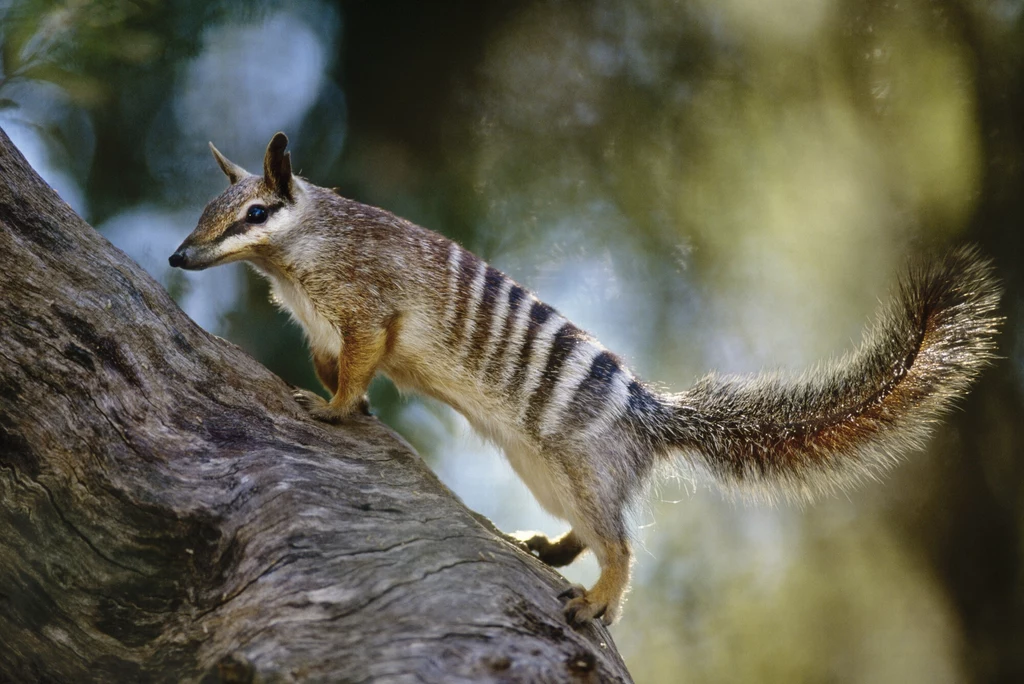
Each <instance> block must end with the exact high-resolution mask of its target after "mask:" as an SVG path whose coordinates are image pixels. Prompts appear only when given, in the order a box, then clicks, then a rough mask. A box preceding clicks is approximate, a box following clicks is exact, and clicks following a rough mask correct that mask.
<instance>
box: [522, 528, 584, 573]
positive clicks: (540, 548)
mask: <svg viewBox="0 0 1024 684" xmlns="http://www.w3.org/2000/svg"><path fill="white" fill-rule="evenodd" d="M515 537H516V538H517V539H519V540H520V541H521V542H522V543H523V544H524V545H525V546H526V550H527V551H529V552H530V553H531V554H533V555H534V556H536V557H537V558H539V559H540V561H541V562H542V563H546V564H547V565H550V566H551V567H553V568H560V567H562V566H563V565H569V564H570V563H572V562H573V561H574V560H576V557H577V556H579V555H580V554H581V553H582V552H583V550H584V549H586V547H585V546H584V545H583V542H581V541H580V540H579V539H577V538H576V534H575V533H574V532H572V531H571V530H570V531H569V532H566V533H565V534H563V535H562V536H561V537H559V538H557V539H551V538H550V537H548V536H547V535H546V534H541V533H540V532H516V534H515Z"/></svg>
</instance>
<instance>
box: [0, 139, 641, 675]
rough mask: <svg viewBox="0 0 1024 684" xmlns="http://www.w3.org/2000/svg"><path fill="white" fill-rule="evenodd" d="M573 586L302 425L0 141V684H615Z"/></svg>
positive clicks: (451, 504)
mask: <svg viewBox="0 0 1024 684" xmlns="http://www.w3.org/2000/svg"><path fill="white" fill-rule="evenodd" d="M139 230H146V227H145V226H139ZM296 353H305V352H304V351H302V350H298V349H297V350H296ZM566 587H567V583H566V581H565V580H564V579H563V578H562V577H561V576H560V575H558V574H557V573H556V572H554V571H553V570H551V569H549V568H547V567H545V566H544V565H542V564H541V563H540V562H539V561H537V560H535V559H534V558H532V557H531V556H529V555H528V554H526V553H524V552H522V551H520V550H519V548H517V547H516V546H515V545H514V544H513V543H510V541H509V540H508V539H507V538H505V537H504V536H503V535H501V534H500V533H499V532H498V531H497V530H496V529H494V527H493V526H491V524H490V523H489V522H487V521H486V520H484V519H482V518H481V517H479V516H477V515H475V514H473V513H472V512H471V511H469V510H467V509H466V508H465V506H464V505H463V504H462V503H461V502H460V501H459V500H458V499H457V498H456V497H455V496H454V495H453V494H452V493H451V492H450V491H449V490H448V489H447V488H445V486H444V485H443V484H441V483H440V481H438V479H437V478H436V477H435V476H434V474H433V473H432V472H431V471H430V469H429V468H428V467H427V466H426V465H425V464H424V463H423V462H422V461H421V460H420V459H419V457H418V456H417V455H416V454H415V453H413V452H412V450H411V449H410V447H409V446H408V445H407V444H406V443H405V442H404V441H402V440H401V438H399V437H397V436H396V435H395V434H394V433H393V432H391V431H390V430H389V429H388V428H387V427H385V426H384V425H382V424H381V423H379V422H378V421H377V420H376V419H373V418H363V417H361V418H357V419H353V420H351V421H349V422H347V423H345V424H343V425H341V426H338V427H331V426H326V425H323V424H318V423H316V422H314V421H312V420H309V419H308V418H307V417H306V416H305V415H304V413H303V411H302V410H301V409H300V407H299V406H298V405H296V404H295V402H294V401H293V400H292V399H291V390H290V388H289V387H288V386H287V385H286V384H285V383H284V382H283V381H282V380H281V379H279V378H278V377H276V376H275V375H273V374H272V373H271V372H270V371H268V370H267V369H266V368H264V367H263V366H261V365H260V364H258V363H257V362H256V361H254V360H253V359H252V358H250V357H249V356H247V355H246V354H245V353H244V352H242V351H241V350H240V349H239V348H238V347H236V346H234V345H232V344H231V343H229V342H226V341H224V340H222V339H219V338H217V337H215V336H212V335H209V334H207V333H206V332H204V331H203V330H202V329H200V328H199V327H198V326H196V325H195V324H194V323H193V322H192V321H191V320H189V318H188V317H186V316H185V314H184V313H183V312H182V311H181V310H180V309H179V308H178V307H177V306H176V305H175V303H174V302H173V301H172V300H171V298H170V297H169V296H168V295H167V293H166V292H165V291H164V290H163V288H161V287H160V285H158V284H157V283H156V282H155V281H153V279H152V278H150V277H149V276H148V275H147V274H146V273H145V272H144V271H143V270H142V269H141V268H140V267H139V266H138V265H137V264H135V263H134V262H132V261H131V259H129V258H128V257H126V256H125V255H124V254H123V253H122V252H120V251H119V250H118V249H116V248H115V247H113V246H112V245H110V243H108V242H107V241H106V240H105V239H104V238H103V237H101V236H100V235H99V234H98V233H96V232H95V231H94V230H93V229H92V228H91V227H89V225H87V224H86V223H85V222H84V221H83V220H82V219H81V218H79V217H78V216H77V215H75V213H74V212H73V211H72V210H71V208H70V207H68V206H67V205H66V204H65V203H64V202H63V201H61V199H60V198H59V197H58V196H57V195H56V194H55V193H54V192H53V191H52V190H51V189H50V188H49V187H48V186H47V185H46V184H45V183H44V182H43V181H42V180H41V179H40V178H39V176H38V175H36V173H35V172H34V171H33V170H32V169H31V168H30V167H29V165H28V163H27V162H26V161H25V159H24V157H22V155H21V154H20V153H19V152H18V151H17V150H16V149H15V148H14V146H13V145H12V144H11V142H10V140H9V139H8V138H7V136H6V134H4V133H3V132H2V131H0V681H12V682H38V681H47V682H51V681H52V682H86V681H104V682H107V681H125V682H145V681H157V682H163V681H167V682H178V681H192V682H197V681H198V682H250V681H257V682H278V681H280V682H292V681H340V682H355V681H396V682H405V681H409V682H413V681H416V682H458V681H529V682H569V681H572V682H580V681H593V682H616V681H619V682H623V681H629V674H628V673H627V672H626V669H625V666H624V665H623V663H622V660H621V659H620V657H619V656H618V654H617V652H616V651H615V648H614V645H613V644H612V641H611V638H610V637H609V635H608V633H607V632H606V631H605V629H604V628H603V627H601V626H600V625H597V624H592V625H588V626H586V627H585V628H583V629H581V630H578V631H577V630H573V629H571V628H569V627H568V626H567V625H566V624H565V621H564V619H563V617H562V614H561V610H560V608H561V604H560V602H559V600H558V599H557V598H556V597H557V595H558V594H559V593H560V592H561V591H563V590H564V589H565V588H566Z"/></svg>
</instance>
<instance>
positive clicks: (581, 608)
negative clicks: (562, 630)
mask: <svg viewBox="0 0 1024 684" xmlns="http://www.w3.org/2000/svg"><path fill="white" fill-rule="evenodd" d="M558 598H560V599H563V600H565V601H566V603H565V605H564V606H563V607H562V612H563V613H564V614H565V620H566V622H568V623H569V624H570V625H571V626H573V627H580V626H581V625H583V624H584V623H586V621H587V620H596V619H597V618H601V622H603V623H604V624H606V625H610V624H612V622H614V621H615V611H614V610H609V606H608V604H606V603H599V602H596V601H594V600H593V598H592V597H591V596H590V595H589V594H588V593H587V590H586V589H584V588H583V587H581V586H579V585H578V584H574V585H573V586H571V587H569V588H568V589H566V590H565V591H563V592H562V593H561V594H559V595H558Z"/></svg>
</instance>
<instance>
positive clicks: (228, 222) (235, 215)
mask: <svg viewBox="0 0 1024 684" xmlns="http://www.w3.org/2000/svg"><path fill="white" fill-rule="evenodd" d="M286 147H288V137H287V136H286V135H285V134H284V133H278V134H276V135H275V136H274V137H273V139H272V140H271V141H270V144H269V145H267V154H266V155H265V156H264V158H263V175H262V176H256V175H253V174H251V173H249V172H248V171H246V170H245V169H243V168H242V167H241V166H239V165H238V164H235V163H234V162H232V161H230V160H228V159H227V157H225V156H224V155H222V154H221V153H220V151H218V150H217V148H216V147H214V146H213V143H210V149H211V150H212V151H213V156H214V158H215V159H216V160H217V163H218V164H220V168H221V169H222V170H223V171H224V173H225V174H226V175H227V177H228V180H230V181H231V187H229V188H228V189H227V190H226V191H225V192H224V194H222V195H221V196H220V197H218V198H217V199H215V200H213V201H212V202H210V204H208V205H207V206H206V209H205V210H204V211H203V215H202V216H201V217H200V219H199V225H197V226H196V229H195V230H194V231H192V234H191V235H189V236H188V237H187V238H185V241H184V242H182V243H181V245H180V246H179V247H178V249H177V250H175V252H174V254H172V255H171V258H170V259H169V261H170V264H171V266H176V267H179V268H187V269H189V270H199V269H203V268H208V267H210V266H216V265H217V264H226V263H228V262H230V261H239V260H240V259H249V260H254V261H259V260H260V257H261V256H262V253H263V252H264V251H266V250H268V249H270V248H272V245H273V243H274V241H275V240H276V239H279V238H280V237H282V236H283V235H284V234H285V233H287V232H288V231H289V230H290V229H291V228H293V227H294V226H296V225H298V221H297V220H296V217H297V216H298V214H299V207H300V206H301V204H302V200H303V195H304V188H303V182H302V180H301V179H299V178H297V177H295V176H293V175H292V160H291V155H290V154H289V153H288V152H285V148H286Z"/></svg>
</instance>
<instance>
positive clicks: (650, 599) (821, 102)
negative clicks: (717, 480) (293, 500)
mask: <svg viewBox="0 0 1024 684" xmlns="http://www.w3.org/2000/svg"><path fill="white" fill-rule="evenodd" d="M1022 53H1024V3H1022V2H1020V1H1019V0H900V2H893V1H892V0H714V1H712V0H687V1H676V0H629V1H616V2H613V1H612V0H594V1H593V2H590V3H569V2H564V1H561V2H559V1H556V0H550V1H541V0H533V1H525V0H524V1H522V2H511V1H509V0H496V1H494V2H487V3H480V2H469V1H468V0H459V1H453V2H446V3H423V2H413V1H409V2H396V1H391V0H388V1H382V2H375V3H369V2H349V3H333V4H332V3H329V2H326V0H300V1H297V2H290V3H275V2H259V3H245V2H236V1H233V0H232V1H229V0H219V1H217V2H199V1H197V0H187V1H185V2H176V3H161V2H156V1H155V0H148V1H147V0H141V1H140V0H136V1H133V2H127V1H125V2H118V1H116V0H106V1H89V0H76V1H67V2H50V1H48V2H44V1H42V0H14V1H13V2H12V1H8V2H7V3H0V59H2V62H0V126H3V127H4V129H5V130H6V131H7V132H8V133H9V134H11V135H12V138H14V139H15V142H16V143H17V144H19V146H21V148H22V150H23V151H24V152H25V154H26V155H27V156H29V159H30V161H32V163H33V164H34V165H35V166H36V168H37V169H39V170H40V171H41V172H42V173H43V174H44V177H46V178H47V180H49V182H51V184H53V185H54V186H55V187H56V188H57V189H58V190H59V191H60V192H61V193H62V194H64V196H65V198H66V199H68V201H69V202H71V203H72V205H73V206H75V208H76V209H77V210H78V211H79V212H80V213H83V215H85V216H86V218H88V219H89V220H90V221H92V222H93V223H94V224H95V225H97V226H98V227H99V228H100V229H101V230H102V231H103V232H104V233H105V234H107V235H108V237H110V239H111V240H112V241H114V242H115V244H118V246H120V247H122V249H125V250H126V251H127V252H128V253H129V254H131V255H132V256H133V257H134V258H136V259H137V260H139V261H140V263H142V264H143V265H144V266H146V267H147V268H148V269H150V271H151V272H152V273H153V275H154V276H155V277H156V278H158V279H160V280H161V281H162V282H163V283H164V284H165V285H166V286H167V287H168V289H169V290H170V291H171V292H172V293H173V294H174V296H175V297H176V299H178V301H180V302H181V303H182V305H183V306H184V307H185V308H186V310H187V311H189V313H190V314H191V315H193V317H195V318H196V320H198V321H199V322H200V323H202V324H203V325H205V326H206V327H208V328H209V329H211V330H213V331H215V332H217V333H218V334H221V335H224V336H226V337H228V338H229V339H231V340H233V341H235V342H237V343H238V344H240V345H242V346H243V347H244V348H246V349H247V350H249V351H250V352H251V353H253V354H254V355H255V356H256V357H258V358H259V359H260V360H261V361H262V362H264V363H265V364H267V365H268V366H269V367H270V368H272V369H273V370H274V371H275V372H277V373H279V374H280V375H282V377H284V378H285V379H287V380H289V381H291V382H294V383H297V384H302V385H306V386H309V387H314V386H316V382H315V380H314V378H313V375H312V372H311V368H310V364H309V362H308V357H307V353H306V351H305V348H304V344H303V341H302V338H301V333H300V332H299V331H298V330H297V328H295V327H294V326H293V325H291V324H290V323H289V322H288V320H287V317H286V316H284V315H283V314H281V313H279V312H277V311H275V310H274V309H273V308H272V307H271V306H270V305H269V304H268V303H267V296H266V295H267V291H266V287H265V285H264V284H262V283H261V282H260V281H259V280H258V279H257V278H255V277H253V276H252V275H250V274H248V273H247V272H245V271H243V270H241V269H235V270H228V269H224V270H223V271H221V272H218V273H213V272H210V273H207V274H201V275H200V276H192V275H188V276H184V275H182V274H180V273H171V272H170V271H169V270H168V269H167V268H166V266H165V260H166V255H167V254H169V253H170V251H171V249H173V247H174V246H175V245H176V244H177V243H178V242H179V241H180V240H181V239H182V238H183V237H184V236H185V235H186V234H187V233H188V232H189V231H190V230H191V228H192V227H193V224H194V222H195V220H196V218H197V217H198V215H199V213H200V211H201V209H202V206H203V205H204V203H205V202H206V201H207V200H209V199H210V198H212V197H213V196H214V195H215V194H217V193H218V192H219V191H220V190H221V188H222V187H223V183H224V180H223V178H222V176H220V174H219V172H218V171H217V169H216V167H215V165H214V164H213V162H212V160H211V159H210V158H209V157H208V153H207V152H206V150H205V144H206V141H207V140H208V139H213V140H214V141H215V142H216V143H217V144H218V146H219V147H220V148H221V149H222V150H223V151H224V152H225V153H227V154H228V156H229V157H231V158H232V159H234V160H236V161H238V162H239V163H242V164H243V165H247V166H249V167H250V168H254V167H256V166H257V165H258V164H259V160H260V158H261V154H262V149H263V145H265V143H266V141H267V140H268V139H269V137H270V135H271V134H272V133H273V132H274V131H276V130H278V129H279V128H283V129H285V130H286V131H287V132H288V134H289V135H290V137H291V139H292V143H293V158H294V160H295V163H296V165H297V167H298V168H299V169H300V172H301V173H302V174H303V175H305V176H308V177H309V178H310V179H312V180H313V181H314V182H316V183H318V184H321V185H328V186H337V187H339V188H340V190H341V192H343V193H344V194H346V195H348V196H351V197H354V198H356V199H359V200H361V201H365V202H369V203H372V204H376V205H379V206H383V207H385V208H388V209H391V210H393V211H395V212H396V213H399V214H401V215H403V216H405V217H407V218H409V219H411V220H414V221H416V222H418V223H420V224H422V225H425V226H428V227H431V228H434V229H436V230H439V231H440V232H442V233H444V234H446V235H448V236H449V237H452V238H454V239H457V240H460V241H462V242H463V243H464V244H467V245H468V246H469V247H471V248H472V249H474V250H475V251H477V252H478V253H480V254H481V255H482V256H484V257H485V258H487V259H489V260H491V261H493V262H494V263H495V264H496V265H498V266H499V267H501V268H503V269H504V270H506V271H508V272H509V273H510V274H511V275H512V276H513V277H515V278H517V279H518V280H520V281H521V282H524V283H525V284H527V285H529V286H530V287H532V288H533V289H535V290H536V291H537V292H538V294H539V295H540V296H541V297H542V298H544V299H545V300H547V301H549V302H550V303H552V304H554V305H555V306H557V307H559V308H560V309H562V310H563V312H564V313H566V314H567V315H569V316H570V317H571V318H573V319H574V320H575V321H576V322H577V323H579V324H581V325H583V326H584V327H586V328H588V329H590V330H592V331H593V332H594V333H595V334H597V336H598V337H599V338H600V339H601V340H602V341H603V342H604V343H605V344H607V345H608V346H609V347H611V348H613V349H615V350H616V351H618V352H622V353H624V355H625V356H626V357H627V358H629V359H630V360H631V362H632V364H633V365H634V366H635V367H636V369H637V370H638V371H640V373H641V374H642V375H644V376H645V377H647V378H649V379H652V380H656V381H660V382H663V383H665V384H666V385H669V386H674V387H679V388H681V387H684V386H686V385H687V384H688V383H690V382H691V381H692V380H693V378H694V377H695V376H697V375H699V374H701V373H703V372H704V371H706V370H708V369H711V368H716V369H718V370H721V371H727V372H748V371H756V370H759V369H761V368H763V367H781V368H784V369H790V370H793V371H798V370H800V369H802V368H805V367H808V366H810V365H811V364H813V362H814V361H815V360H817V359H819V358H822V357H825V356H828V355H833V354H838V353H841V352H842V351H843V350H844V349H847V348H849V347H850V346H851V345H852V344H854V343H855V341H856V340H857V338H858V336H859V331H860V329H861V328H862V327H863V325H864V324H865V322H866V321H867V320H869V319H870V315H871V312H872V310H873V308H874V306H875V303H876V300H877V299H878V298H879V297H882V296H884V293H885V290H886V287H887V283H888V282H890V279H891V276H892V274H893V272H894V271H895V270H896V269H897V268H898V267H899V265H900V264H901V263H902V262H903V261H904V259H905V258H906V257H907V256H908V255H911V254H916V253H919V252H923V251H927V250H934V249H941V248H942V247H943V246H946V245H949V244H953V243H959V242H964V241H974V242H978V243H980V244H981V247H982V249H983V251H984V252H985V253H987V254H990V255H992V256H993V257H994V259H995V261H996V264H997V267H998V269H999V273H1000V276H1001V278H1002V279H1003V281H1004V283H1005V287H1006V296H1005V299H1004V303H1003V306H1004V312H1005V313H1006V315H1007V325H1006V330H1005V333H1004V335H1003V336H1002V339H1001V341H1000V346H1001V353H1002V356H1003V358H1002V359H1001V360H1000V361H999V363H998V364H997V367H996V368H994V369H993V370H992V371H991V372H990V373H988V374H987V375H986V377H985V378H984V379H983V381H982V382H981V383H980V385H979V387H978V388H977V390H976V391H975V392H974V393H973V394H972V395H971V396H970V398H969V399H968V400H967V401H966V402H964V404H963V410H962V411H961V412H958V413H957V414H955V415H954V416H952V418H951V419H950V420H949V421H948V422H947V423H946V424H945V425H943V426H941V427H939V428H938V429H937V431H936V436H935V438H934V439H933V440H932V441H931V443H930V445H929V446H928V448H927V450H926V452H925V453H921V454H915V455H914V456H913V458H912V459H910V460H909V462H908V463H906V464H904V465H903V466H902V467H900V468H899V469H897V470H896V471H895V472H894V473H893V474H892V476H891V477H890V478H888V479H887V480H886V481H885V482H883V483H880V484H877V485H873V486H870V487H863V488H861V489H859V490H858V491H856V492H853V493H851V494H850V495H849V497H848V498H836V499H833V500H828V501H823V502H821V503H819V504H816V505H814V506H811V507H808V508H804V509H801V508H785V507H783V508H767V507H745V506H739V505H736V504H735V503H734V502H732V501H731V500H729V499H728V498H726V499H722V498H721V497H720V496H719V495H718V494H716V493H715V492H714V491H713V490H709V489H708V488H707V487H706V486H705V485H706V483H699V482H698V483H688V482H682V483H680V484H679V485H676V484H674V483H671V482H669V483H665V484H663V485H662V486H661V487H660V488H658V490H657V491H656V492H655V493H654V495H653V496H652V504H651V506H650V507H649V509H645V510H642V511H638V513H637V519H638V535H639V536H640V538H641V539H642V540H643V543H644V545H645V548H644V549H642V550H641V551H640V554H639V560H638V563H637V573H636V574H637V579H636V582H635V588H634V591H633V594H632V599H631V601H630V602H629V604H628V606H627V609H626V612H625V617H624V619H623V620H622V621H621V623H620V624H619V625H617V626H616V627H615V628H614V630H613V632H614V635H615V637H616V641H617V643H618V646H619V647H620V649H621V651H622V652H623V654H624V655H625V657H626V659H627V661H628V663H629V665H630V667H631V670H632V671H633V673H634V675H635V677H636V679H637V681H639V682H687V681H692V682H714V681H721V682H732V681H744V682H746V681H769V682H781V681H786V682H789V681H834V682H887V681H901V682H904V681H905V682H910V681H920V682H943V681H951V682H952V681H956V682H960V681H979V682H980V681H985V682H1013V681H1024V573H1022V568H1024V565H1022V560H1021V556H1022V548H1024V547H1022V545H1024V461H1022V457H1024V448H1022V442H1024V433H1022V430H1021V426H1022V421H1024V406H1022V404H1024V400H1022V394H1024V342H1022V334H1021V333H1022V329H1021V325H1022V320H1024V318H1022V317H1024V306H1022V273H1024V261H1022V258H1021V257H1022V252H1021V240H1022V233H1021V230H1020V225H1021V220H1022V217H1024V191H1022V190H1024V188H1022V169H1024V138H1022V131H1024V129H1022V128H1021V121H1024V71H1022ZM217 271H220V269H218V270H217ZM372 394H373V403H374V405H375V407H376V409H377V410H378V412H379V413H380V414H381V416H382V417H383V418H384V419H385V420H387V421H388V422H389V423H391V424H393V425H395V426H396V427H397V428H398V429H399V430H400V431H402V432H403V434H405V435H406V436H407V437H408V438H409V439H410V441H412V442H413V443H414V444H415V445H416V446H417V448H419V449H420V450H421V451H422V452H423V453H424V454H425V455H426V456H427V457H428V458H429V459H431V461H432V463H433V464H434V465H435V467H436V468H437V469H438V471H439V473H440V474H441V476H442V477H443V478H445V480H446V481H447V482H449V483H450V484H451V486H452V487H453V488H454V489H455V490H456V491H457V492H458V493H459V494H460V495H461V496H463V498H464V499H465V500H466V501H467V503H468V504H469V505H471V506H472V507H474V508H476V509H477V510H480V511H481V512H483V513H485V514H486V515H488V516H491V517H492V518H494V519H495V520H496V522H497V523H498V524H499V525H500V526H502V527H505V528H517V527H522V528H532V527H542V528H544V529H546V531H548V532H552V533H553V532H557V531H558V527H559V525H561V523H558V522H556V521H552V520H550V519H548V518H545V517H544V516H543V514H541V513H540V512H539V511H538V509H537V507H536V505H535V504H534V503H533V501H532V499H531V497H530V495H529V493H528V492H527V491H526V490H525V488H523V487H522V485H521V484H519V483H517V482H516V481H515V478H514V476H512V475H511V473H510V471H509V469H508V467H507V466H505V465H504V464H503V463H502V462H501V460H500V458H499V456H498V455H497V454H496V453H495V452H494V450H493V449H492V448H490V447H488V446H487V445H485V444H483V443H482V442H480V441H479V440H475V439H473V438H471V437H469V436H466V435H464V434H462V433H463V432H464V431H465V426H464V424H463V423H462V422H461V421H460V419H459V418H458V417H456V416H454V415H453V414H452V413H451V412H450V411H449V410H447V409H446V408H445V407H441V406H438V405H436V404H432V403H429V402H423V401H420V400H418V399H408V398H401V397H399V396H398V395H397V393H396V392H395V390H394V389H393V387H391V386H390V385H389V384H388V383H387V382H385V381H381V382H377V383H375V385H374V388H373V391H372ZM684 491H685V492H686V495H685V496H682V492H684ZM680 496H682V498H683V499H684V500H683V501H681V502H678V503H672V502H670V501H669V500H670V499H673V498H679V497H680ZM652 521H656V522H655V523H653V524H652ZM593 573H594V565H593V562H592V561H591V562H590V563H589V564H588V563H587V562H583V563H581V564H580V567H574V568H570V569H569V571H568V574H569V575H570V577H571V578H573V579H577V580H584V581H586V580H588V579H589V578H592V576H593Z"/></svg>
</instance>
